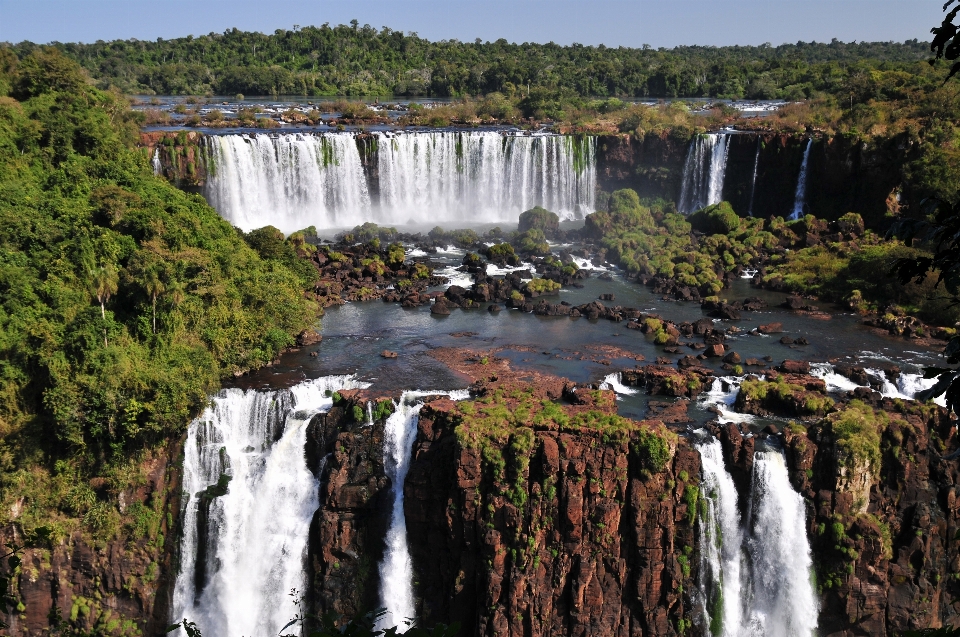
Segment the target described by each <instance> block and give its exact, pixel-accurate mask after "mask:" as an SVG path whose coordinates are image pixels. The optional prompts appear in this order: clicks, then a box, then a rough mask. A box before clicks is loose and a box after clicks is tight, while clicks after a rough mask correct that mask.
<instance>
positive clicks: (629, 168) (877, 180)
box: [597, 132, 918, 224]
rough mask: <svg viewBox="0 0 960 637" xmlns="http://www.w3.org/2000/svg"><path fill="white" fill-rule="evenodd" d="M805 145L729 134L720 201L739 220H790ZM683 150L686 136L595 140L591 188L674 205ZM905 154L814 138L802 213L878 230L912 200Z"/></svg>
mask: <svg viewBox="0 0 960 637" xmlns="http://www.w3.org/2000/svg"><path fill="white" fill-rule="evenodd" d="M806 143H807V137H806V136H801V135H777V134H772V133H760V134H755V133H734V134H731V136H730V140H729V142H728V145H729V151H728V156H727V162H726V176H725V179H724V186H723V199H724V200H725V201H729V202H730V203H731V204H732V205H733V208H734V210H736V211H737V212H738V213H740V214H741V215H743V216H746V215H747V214H748V213H749V212H750V211H751V209H752V212H753V216H755V217H770V216H786V215H789V214H790V212H791V211H792V210H793V205H794V199H795V195H796V187H797V178H798V175H799V171H800V164H801V162H802V160H803V152H804V148H805V146H806ZM689 146H690V138H689V137H688V136H686V135H678V134H676V133H673V132H671V133H664V134H655V133H647V134H646V135H645V136H644V137H643V138H642V139H637V138H636V137H635V136H632V135H601V136H599V137H598V138H597V184H598V186H599V187H600V188H601V189H603V190H605V191H608V192H609V191H613V190H617V189H619V188H632V189H634V190H636V191H637V193H638V194H639V195H640V196H641V197H649V198H657V197H662V198H664V199H667V200H670V201H678V200H679V198H680V189H681V186H682V182H683V171H684V163H685V161H686V157H687V152H688V149H689ZM758 146H759V148H758ZM909 151H910V149H909V148H907V147H906V146H905V145H904V142H903V141H902V140H901V139H899V138H895V139H893V140H890V141H887V142H885V143H884V144H883V145H879V146H877V145H873V144H870V145H868V144H866V143H864V142H859V141H852V140H850V139H847V138H844V137H840V136H837V137H834V138H831V139H822V138H818V139H815V141H814V144H813V147H812V149H811V154H810V165H809V169H808V178H807V197H806V201H807V206H806V208H805V213H807V214H813V215H815V216H817V217H818V218H825V219H836V218H838V217H840V216H841V215H843V214H844V213H847V212H857V213H859V214H860V215H862V216H863V217H864V219H865V220H867V221H868V223H874V224H882V223H883V217H884V215H885V214H886V213H887V212H888V211H891V210H896V209H897V207H898V206H899V205H901V203H909V202H910V201H911V200H912V198H914V195H913V194H912V193H911V192H910V191H909V188H905V183H904V176H903V164H904V162H905V158H907V157H909V156H910V152H909ZM755 167H756V178H754V170H755ZM901 190H902V192H901ZM898 194H899V195H900V198H901V200H902V202H901V201H898V199H897V197H898ZM913 203H918V202H913Z"/></svg>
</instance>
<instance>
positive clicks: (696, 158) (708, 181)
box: [678, 133, 730, 214]
mask: <svg viewBox="0 0 960 637" xmlns="http://www.w3.org/2000/svg"><path fill="white" fill-rule="evenodd" d="M729 137H730V136H729V135H727V134H724V133H707V134H705V135H698V136H697V137H696V138H694V140H693V141H692V142H690V150H689V151H687V159H686V161H685V162H684V165H683V184H682V186H681V189H680V203H679V205H678V208H679V210H680V212H682V213H683V214H689V213H691V212H695V211H697V210H699V209H701V208H703V207H705V206H711V205H713V204H716V203H720V201H722V199H723V180H724V177H725V175H726V172H727V155H728V152H729V145H728V144H727V140H728V138H729Z"/></svg>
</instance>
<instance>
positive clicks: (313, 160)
mask: <svg viewBox="0 0 960 637" xmlns="http://www.w3.org/2000/svg"><path fill="white" fill-rule="evenodd" d="M375 139H376V144H372V145H370V148H371V150H370V152H376V156H377V161H376V167H377V171H376V172H377V175H378V177H377V180H378V182H377V185H378V188H377V189H373V188H371V184H369V183H368V182H367V176H366V174H365V172H364V169H363V162H362V158H361V155H360V151H359V150H358V147H357V138H356V135H355V134H353V133H333V134H320V135H306V134H299V133H297V134H281V135H255V136H254V135H217V136H210V137H208V138H207V156H208V177H207V182H206V186H205V187H204V194H205V196H206V197H207V199H208V200H209V201H210V203H211V204H212V205H213V207H214V208H216V209H217V211H218V212H219V213H220V214H221V215H222V216H223V217H224V218H225V219H227V220H228V221H230V222H231V223H232V224H234V225H235V226H237V227H239V228H241V229H243V230H251V229H253V228H260V227H263V226H265V225H273V226H275V227H277V228H279V229H280V230H282V231H284V232H293V231H295V230H300V229H302V228H306V227H308V226H311V225H312V226H315V227H316V228H318V229H329V228H350V227H353V226H355V225H359V224H361V223H363V222H365V221H373V222H376V223H381V224H390V225H403V224H408V223H411V224H421V225H429V224H436V223H456V224H461V225H470V224H477V223H498V222H504V223H511V222H512V223H515V222H516V221H517V217H518V216H519V215H520V213H521V212H523V211H524V210H528V209H530V208H533V207H534V206H537V205H539V206H543V207H544V208H547V209H548V210H551V211H553V212H556V213H557V214H558V215H560V218H561V219H577V218H582V217H583V216H584V215H586V214H589V213H590V212H593V210H594V199H595V191H596V159H595V156H596V148H595V142H594V141H593V138H591V137H587V138H582V139H581V138H575V137H571V136H562V135H520V134H504V133H500V132H493V131H480V132H428V133H402V134H396V133H375ZM372 192H379V198H377V197H374V196H371V193H372Z"/></svg>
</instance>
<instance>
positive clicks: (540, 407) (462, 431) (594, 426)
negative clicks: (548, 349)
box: [456, 388, 677, 475]
mask: <svg viewBox="0 0 960 637" xmlns="http://www.w3.org/2000/svg"><path fill="white" fill-rule="evenodd" d="M591 399H592V400H593V403H594V405H596V406H598V407H600V409H587V410H579V411H573V410H570V411H568V410H567V409H565V408H564V407H563V406H562V405H560V404H558V403H556V402H553V401H551V400H547V399H540V398H537V397H536V396H534V391H533V389H532V388H528V389H526V390H515V391H513V392H511V393H509V394H507V393H506V392H504V390H502V389H498V390H496V391H495V392H494V393H493V394H492V395H490V396H487V397H484V398H480V399H477V400H474V401H464V402H460V403H458V404H457V408H456V417H457V419H458V420H459V423H458V425H457V427H456V435H457V440H458V441H459V442H460V444H461V446H463V447H464V448H473V449H480V450H481V454H482V457H483V459H484V461H485V462H486V463H487V464H488V465H493V466H494V468H495V473H496V474H498V475H499V473H500V468H502V467H503V466H505V465H504V461H503V451H504V449H506V450H507V451H508V452H518V451H519V450H520V447H522V448H523V453H529V452H530V450H532V448H533V442H534V433H533V432H534V431H560V432H565V433H582V434H600V436H601V438H602V440H603V441H604V442H605V443H606V442H613V443H623V442H626V441H628V440H630V441H632V442H631V447H632V448H633V450H634V452H635V453H637V454H638V455H639V456H640V457H641V460H642V461H643V462H644V463H645V464H646V466H647V467H648V468H650V469H653V470H654V471H662V470H663V469H664V468H665V467H666V465H667V463H668V462H669V461H670V458H671V457H672V451H671V447H672V446H674V445H675V444H676V439H677V435H676V434H674V433H673V432H671V431H669V430H668V429H667V428H666V427H664V426H662V425H660V427H654V426H651V424H650V423H646V422H638V421H634V420H630V419H629V418H624V417H623V416H619V415H617V414H614V413H609V412H608V411H604V409H609V408H610V407H611V406H613V405H615V402H614V401H615V398H614V397H613V392H610V391H602V390H595V391H593V392H591ZM571 411H572V412H573V413H571ZM518 441H523V444H520V442H518ZM518 445H519V447H518ZM515 447H516V448H515ZM508 455H511V454H510V453H508ZM512 455H515V453H512Z"/></svg>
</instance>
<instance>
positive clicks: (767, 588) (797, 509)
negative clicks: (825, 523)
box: [697, 437, 819, 637]
mask: <svg viewBox="0 0 960 637" xmlns="http://www.w3.org/2000/svg"><path fill="white" fill-rule="evenodd" d="M697 448H698V450H699V451H700V456H701V461H702V468H703V469H702V470H703V482H702V487H703V497H704V504H705V506H703V507H702V509H701V512H700V542H701V547H702V552H701V572H700V582H699V593H698V595H699V598H700V603H701V605H702V609H703V623H704V626H705V629H706V631H707V634H709V635H711V636H712V637H811V636H812V635H813V634H814V631H815V630H816V628H817V614H818V611H819V609H818V604H817V599H816V594H815V592H814V590H813V584H812V582H811V572H812V571H811V569H812V565H813V561H812V558H811V554H810V543H809V541H808V539H807V533H806V508H805V505H804V502H803V498H802V497H801V496H800V494H798V493H797V492H796V491H794V490H793V488H792V486H791V485H790V479H789V476H788V474H787V466H786V462H785V460H784V457H783V454H782V453H781V452H780V451H772V450H765V451H757V452H756V454H755V456H754V466H753V474H752V478H751V484H750V494H749V496H748V497H749V501H748V502H747V512H748V513H747V515H746V519H745V520H743V521H742V522H741V516H740V509H739V507H738V495H737V491H736V488H735V486H734V482H733V479H732V478H731V476H730V474H729V472H728V471H727V470H726V467H725V466H724V463H723V455H722V449H721V445H720V442H719V441H717V440H716V439H714V438H712V437H707V439H706V440H705V441H704V442H701V443H699V444H698V445H697Z"/></svg>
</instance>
